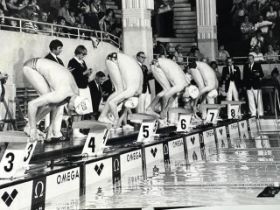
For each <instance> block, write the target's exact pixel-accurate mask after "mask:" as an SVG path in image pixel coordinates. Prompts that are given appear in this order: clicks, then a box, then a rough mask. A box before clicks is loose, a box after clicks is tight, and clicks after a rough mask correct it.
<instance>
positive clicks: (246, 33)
mask: <svg viewBox="0 0 280 210" xmlns="http://www.w3.org/2000/svg"><path fill="white" fill-rule="evenodd" d="M240 30H241V33H242V35H243V39H244V40H248V39H249V38H250V37H251V35H252V34H253V32H254V31H255V27H254V25H253V23H251V22H250V21H249V16H248V15H246V16H245V17H244V22H243V23H242V24H241V26H240Z"/></svg>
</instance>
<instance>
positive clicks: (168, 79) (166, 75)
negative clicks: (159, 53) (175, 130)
mask: <svg viewBox="0 0 280 210" xmlns="http://www.w3.org/2000/svg"><path fill="white" fill-rule="evenodd" d="M151 70H152V73H153V76H154V78H155V79H156V80H157V81H158V83H159V84H160V85H161V87H162V89H163V90H162V91H161V92H160V93H158V94H157V95H156V97H155V98H154V99H153V101H152V102H151V104H150V105H149V107H148V108H147V113H153V114H155V107H156V105H157V104H158V103H159V102H160V101H161V113H160V117H161V118H162V119H164V118H166V116H167V111H168V108H169V107H170V105H171V104H172V102H173V101H174V99H175V98H176V96H177V94H178V93H180V92H181V91H183V92H184V91H186V90H187V89H188V88H186V87H187V86H188V85H189V84H190V80H188V79H187V78H186V76H185V74H184V72H183V70H182V69H181V67H180V66H179V65H178V64H177V63H176V62H174V61H172V60H170V59H167V58H158V59H157V60H153V62H152V68H151Z"/></svg>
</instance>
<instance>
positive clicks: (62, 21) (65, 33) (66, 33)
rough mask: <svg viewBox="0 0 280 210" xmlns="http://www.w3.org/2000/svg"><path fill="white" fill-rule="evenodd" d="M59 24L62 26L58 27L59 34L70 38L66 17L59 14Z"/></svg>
mask: <svg viewBox="0 0 280 210" xmlns="http://www.w3.org/2000/svg"><path fill="white" fill-rule="evenodd" d="M57 25H61V26H62V27H57V28H56V32H57V36H60V37H67V38H69V31H68V28H66V27H65V26H66V21H65V19H64V17H61V16H59V17H58V18H57Z"/></svg>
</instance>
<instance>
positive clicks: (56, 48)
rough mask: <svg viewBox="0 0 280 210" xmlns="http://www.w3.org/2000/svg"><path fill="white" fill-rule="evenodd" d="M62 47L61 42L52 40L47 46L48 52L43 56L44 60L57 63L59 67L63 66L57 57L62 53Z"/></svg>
mask: <svg viewBox="0 0 280 210" xmlns="http://www.w3.org/2000/svg"><path fill="white" fill-rule="evenodd" d="M62 47H63V43H62V42H61V41H59V40H58V39H54V40H52V41H51V42H50V45H49V48H50V52H49V54H47V55H46V56H45V58H47V59H49V60H52V61H54V62H57V63H59V64H60V65H62V66H64V63H63V62H62V60H61V59H60V58H59V57H58V56H59V55H60V53H61V52H62Z"/></svg>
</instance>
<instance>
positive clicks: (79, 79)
mask: <svg viewBox="0 0 280 210" xmlns="http://www.w3.org/2000/svg"><path fill="white" fill-rule="evenodd" d="M86 55H87V49H86V48H85V46H83V45H79V46H78V47H77V48H76V49H75V56H74V58H72V59H71V60H70V61H69V63H68V68H70V69H71V70H70V71H71V73H72V75H73V77H74V79H75V81H76V83H77V86H78V88H79V92H80V96H83V97H86V98H88V99H89V101H91V97H90V91H89V88H88V74H89V73H90V72H91V70H90V69H88V68H87V65H86V62H85V61H84V57H85V56H86ZM88 114H89V113H88ZM74 120H75V121H78V120H81V119H80V117H74ZM73 135H74V137H78V138H81V137H84V136H85V135H83V134H82V133H80V131H79V129H73Z"/></svg>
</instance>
